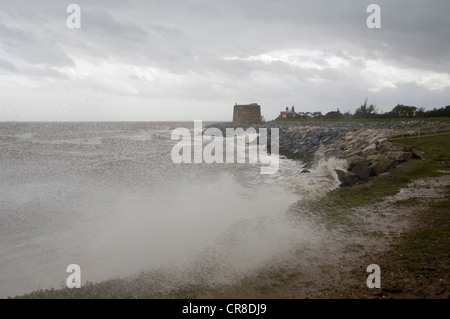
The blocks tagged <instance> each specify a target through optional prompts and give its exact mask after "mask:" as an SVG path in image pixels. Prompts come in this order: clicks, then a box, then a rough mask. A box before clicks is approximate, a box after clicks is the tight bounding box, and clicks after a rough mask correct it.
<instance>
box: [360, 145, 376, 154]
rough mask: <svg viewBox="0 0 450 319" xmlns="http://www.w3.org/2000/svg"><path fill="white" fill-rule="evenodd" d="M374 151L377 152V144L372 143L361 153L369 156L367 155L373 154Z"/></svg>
mask: <svg viewBox="0 0 450 319" xmlns="http://www.w3.org/2000/svg"><path fill="white" fill-rule="evenodd" d="M376 151H377V144H375V143H372V144H370V145H369V146H367V147H366V148H365V149H363V151H362V152H363V154H364V155H366V156H369V155H372V154H375V153H376Z"/></svg>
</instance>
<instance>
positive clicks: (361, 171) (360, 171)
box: [350, 163, 376, 179]
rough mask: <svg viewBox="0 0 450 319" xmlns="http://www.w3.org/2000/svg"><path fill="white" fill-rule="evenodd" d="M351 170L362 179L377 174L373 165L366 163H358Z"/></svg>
mask: <svg viewBox="0 0 450 319" xmlns="http://www.w3.org/2000/svg"><path fill="white" fill-rule="evenodd" d="M350 171H351V172H352V173H353V174H355V175H357V176H358V177H359V178H360V179H367V178H369V177H372V176H376V173H375V170H374V169H373V167H371V166H368V165H367V164H365V163H356V164H355V165H353V167H352V168H351V170H350Z"/></svg>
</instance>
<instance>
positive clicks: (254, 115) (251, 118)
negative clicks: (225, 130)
mask: <svg viewBox="0 0 450 319" xmlns="http://www.w3.org/2000/svg"><path fill="white" fill-rule="evenodd" d="M233 123H239V124H259V123H261V106H260V105H258V104H257V103H252V104H242V105H238V104H235V105H234V110H233Z"/></svg>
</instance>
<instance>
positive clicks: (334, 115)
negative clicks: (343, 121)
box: [323, 109, 342, 119]
mask: <svg viewBox="0 0 450 319" xmlns="http://www.w3.org/2000/svg"><path fill="white" fill-rule="evenodd" d="M323 117H324V118H326V119H338V118H342V113H341V111H339V109H337V110H336V111H331V112H328V113H327V114H325V115H324V116H323Z"/></svg>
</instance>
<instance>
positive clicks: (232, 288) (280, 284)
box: [199, 174, 450, 299]
mask: <svg viewBox="0 0 450 319" xmlns="http://www.w3.org/2000/svg"><path fill="white" fill-rule="evenodd" d="M449 185H450V175H448V174H447V175H443V176H441V177H433V178H424V179H420V180H416V181H415V182H412V183H410V184H409V185H408V187H406V188H404V189H402V190H401V191H400V192H399V193H397V194H396V195H394V196H390V197H388V198H385V200H384V201H382V202H380V203H377V204H375V205H371V206H367V207H358V208H357V209H354V210H353V211H352V212H351V214H350V216H351V219H352V221H353V222H354V225H355V229H356V231H352V232H345V231H344V232H341V233H340V234H339V236H340V239H339V240H340V245H339V249H338V250H337V251H335V253H332V254H330V253H326V254H323V255H320V254H319V255H317V258H316V260H313V261H311V267H308V269H307V270H305V268H301V267H297V266H296V265H295V263H288V264H289V265H290V266H288V267H286V266H278V267H268V268H267V269H263V270H261V271H259V272H258V273H257V274H255V275H252V276H251V277H246V278H244V279H243V280H240V282H239V283H236V284H233V285H228V286H222V287H220V288H218V289H214V291H212V292H209V293H207V294H205V295H202V296H199V297H200V298H285V299H288V298H332V299H336V298H358V299H359V298H433V299H435V298H445V299H447V298H450V286H449V283H450V278H449V277H450V276H449V269H450V258H449V254H448V249H447V250H444V251H442V250H433V247H434V246H435V245H448V244H449V238H450V234H448V233H446V234H444V235H442V234H440V235H439V234H438V237H436V244H435V243H434V242H431V243H430V241H429V237H427V239H426V240H428V241H424V240H422V239H421V238H420V236H419V237H417V236H416V237H414V236H412V237H411V236H405V234H409V233H411V232H414V231H418V230H420V229H424V228H427V227H433V225H435V224H436V223H437V222H438V219H439V218H441V217H442V216H448V213H449V212H448V206H445V205H443V206H442V207H440V206H439V205H438V204H437V203H439V202H442V201H444V200H447V201H448V199H449V197H450V196H449V195H450V188H449ZM447 218H448V217H447ZM447 221H448V219H447ZM447 225H448V223H447ZM433 240H434V239H433ZM442 241H444V242H442ZM421 245H422V246H424V245H425V247H422V246H421ZM298 257H301V256H298ZM370 264H377V265H379V266H380V269H381V289H376V288H373V289H370V288H368V287H367V284H366V280H367V277H368V275H369V273H367V272H366V268H367V266H368V265H370Z"/></svg>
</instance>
